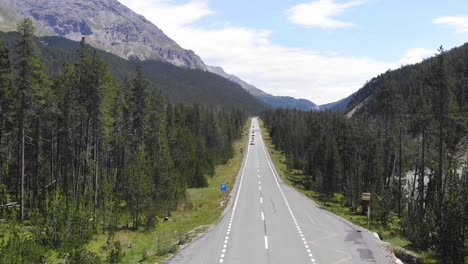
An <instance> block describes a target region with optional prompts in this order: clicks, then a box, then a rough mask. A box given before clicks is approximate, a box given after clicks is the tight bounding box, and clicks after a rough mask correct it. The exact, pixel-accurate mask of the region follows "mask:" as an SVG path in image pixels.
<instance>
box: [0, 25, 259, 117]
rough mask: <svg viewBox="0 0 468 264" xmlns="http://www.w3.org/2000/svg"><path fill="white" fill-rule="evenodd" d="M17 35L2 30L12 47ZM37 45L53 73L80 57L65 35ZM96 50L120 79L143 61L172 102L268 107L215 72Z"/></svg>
mask: <svg viewBox="0 0 468 264" xmlns="http://www.w3.org/2000/svg"><path fill="white" fill-rule="evenodd" d="M15 35H16V33H14V32H10V33H1V32H0V40H2V39H3V40H5V42H6V44H7V47H8V48H9V49H10V50H11V49H12V48H13V45H14V41H15ZM37 46H38V47H39V49H40V54H41V58H42V60H43V61H44V63H45V64H46V65H47V69H48V71H49V74H50V75H54V74H56V73H57V72H59V71H60V70H61V69H62V67H63V65H64V63H65V62H67V61H72V60H75V59H76V58H77V56H78V53H77V50H78V48H79V42H76V41H72V40H69V39H66V38H62V37H38V38H37ZM95 50H96V52H97V53H98V54H99V56H100V57H102V58H103V60H104V61H105V62H106V64H107V65H108V69H109V71H110V72H111V73H112V75H113V76H114V77H115V78H116V79H118V80H122V79H123V78H124V77H126V76H128V77H130V78H133V77H134V76H133V75H134V73H135V68H136V66H137V65H138V64H142V65H143V67H144V70H145V73H146V76H147V78H148V80H149V82H150V88H151V91H152V92H153V93H156V92H158V91H161V92H162V94H163V95H164V96H165V97H167V98H168V99H169V100H170V101H171V102H172V103H184V104H203V105H214V106H226V107H228V108H236V109H243V110H244V111H246V112H248V113H249V114H258V113H259V112H260V111H262V110H264V109H265V107H266V106H265V105H264V104H263V103H262V102H260V101H259V100H257V99H256V98H254V97H253V96H252V95H250V94H249V93H248V92H247V91H245V90H244V89H243V88H242V87H241V86H240V85H238V84H236V83H233V82H231V81H228V80H226V79H225V78H223V77H221V76H218V75H216V74H213V73H210V72H207V71H203V70H198V69H188V68H181V67H177V66H175V65H173V64H170V63H167V62H163V61H154V60H146V61H143V62H140V61H136V60H126V59H123V58H121V57H119V56H116V55H114V54H112V53H109V52H105V51H102V50H99V49H95Z"/></svg>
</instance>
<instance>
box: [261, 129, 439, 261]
mask: <svg viewBox="0 0 468 264" xmlns="http://www.w3.org/2000/svg"><path fill="white" fill-rule="evenodd" d="M259 123H260V127H261V131H262V136H263V139H264V140H265V145H266V146H267V148H268V150H269V152H270V155H271V157H272V160H273V163H274V165H275V167H276V169H277V170H278V172H279V174H280V176H281V177H282V178H283V180H284V181H285V182H286V183H287V184H289V185H291V186H293V187H294V188H296V189H297V190H299V191H300V192H302V193H303V194H304V195H306V196H307V197H309V198H311V199H312V200H314V201H315V202H316V203H317V204H318V205H320V206H322V208H324V209H326V210H327V211H330V212H332V213H334V214H336V215H338V216H340V217H343V218H344V219H347V220H349V221H350V222H352V223H354V224H356V225H359V226H361V227H364V228H367V227H368V223H367V216H365V215H362V214H361V213H360V212H357V211H353V210H351V209H350V208H348V207H346V206H344V196H343V195H341V194H335V195H334V197H332V198H327V197H325V196H324V195H323V194H321V193H319V192H316V191H313V190H306V189H304V188H303V186H302V185H300V181H301V179H302V178H304V177H305V176H306V175H305V174H304V172H303V171H301V170H291V169H289V168H288V166H287V163H286V157H285V155H284V153H283V152H281V151H278V150H276V149H275V147H274V144H273V143H272V141H271V138H270V135H269V134H268V133H267V131H268V130H267V128H266V127H265V125H264V123H263V121H262V120H259ZM370 230H371V231H373V232H376V233H377V234H379V237H380V238H381V239H382V240H384V241H386V242H388V243H390V244H391V249H392V250H393V251H395V252H400V253H404V252H407V253H410V254H412V255H415V256H418V257H419V258H420V259H421V260H422V261H424V263H428V264H432V263H434V264H435V263H438V262H437V260H436V259H435V256H434V254H433V253H432V252H427V251H416V250H414V248H412V246H411V242H410V241H408V240H407V239H406V238H405V237H404V236H403V235H402V234H401V223H400V219H398V218H397V217H393V218H392V219H391V221H390V223H389V224H388V226H387V227H382V226H380V225H377V223H375V222H372V221H371V225H370Z"/></svg>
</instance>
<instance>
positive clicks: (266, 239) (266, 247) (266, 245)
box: [265, 236, 268, 250]
mask: <svg viewBox="0 0 468 264" xmlns="http://www.w3.org/2000/svg"><path fill="white" fill-rule="evenodd" d="M265 249H266V250H268V237H267V236H265Z"/></svg>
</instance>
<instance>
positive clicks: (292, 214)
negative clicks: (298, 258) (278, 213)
mask: <svg viewBox="0 0 468 264" xmlns="http://www.w3.org/2000/svg"><path fill="white" fill-rule="evenodd" d="M260 135H261V133H260ZM261 142H262V143H261V144H262V149H263V153H264V154H265V158H266V160H267V163H268V166H269V167H270V170H271V173H272V174H273V178H275V182H276V186H278V189H279V191H280V193H281V196H282V197H283V200H284V202H285V204H286V206H287V207H288V210H289V212H290V213H291V217H292V219H293V222H294V224H295V225H296V227H297V230H298V233H299V235H301V233H302V231H301V228H300V227H299V224H298V223H297V221H296V217H295V216H294V213H293V212H292V210H291V206H289V202H288V200H287V199H286V196H285V195H284V192H283V189H281V185H280V184H279V182H278V178H277V177H278V176H277V175H276V173H275V170H273V166H272V165H271V163H270V160H269V159H268V154H267V151H266V147H265V142H264V141H263V138H262V140H261ZM302 240H303V242H304V246H305V248H306V250H307V249H308V248H309V245H308V244H307V241H306V240H305V238H303V237H302ZM307 253H308V255H309V258H310V261H311V262H312V263H316V262H315V259H314V258H313V255H312V253H309V252H307Z"/></svg>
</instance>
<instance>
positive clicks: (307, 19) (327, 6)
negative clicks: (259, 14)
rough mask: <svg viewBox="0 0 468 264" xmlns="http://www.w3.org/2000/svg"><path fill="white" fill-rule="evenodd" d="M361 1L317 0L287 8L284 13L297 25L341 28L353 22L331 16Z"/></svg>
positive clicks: (351, 24)
mask: <svg viewBox="0 0 468 264" xmlns="http://www.w3.org/2000/svg"><path fill="white" fill-rule="evenodd" d="M362 3H363V2H362V1H351V2H346V3H335V2H334V1H333V0H318V1H314V2H310V3H302V4H298V5H295V6H293V7H291V8H290V9H288V10H287V11H286V13H287V15H288V18H289V20H290V21H291V22H292V23H294V24H297V25H302V26H306V27H320V28H343V27H349V26H353V25H354V24H353V23H351V22H345V21H340V20H337V19H335V18H333V17H336V16H337V15H340V14H341V13H343V12H344V11H346V10H347V9H349V8H351V7H353V6H357V5H360V4H362Z"/></svg>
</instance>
